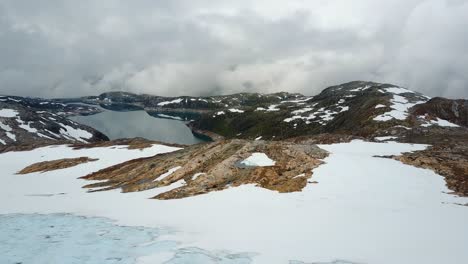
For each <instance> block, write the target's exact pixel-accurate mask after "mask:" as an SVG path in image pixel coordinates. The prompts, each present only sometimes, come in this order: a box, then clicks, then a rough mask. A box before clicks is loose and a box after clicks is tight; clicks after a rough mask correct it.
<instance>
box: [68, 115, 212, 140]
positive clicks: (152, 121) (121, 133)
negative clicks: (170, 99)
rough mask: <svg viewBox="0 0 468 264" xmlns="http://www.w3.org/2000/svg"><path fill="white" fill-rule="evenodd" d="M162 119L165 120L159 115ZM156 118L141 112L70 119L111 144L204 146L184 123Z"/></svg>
mask: <svg viewBox="0 0 468 264" xmlns="http://www.w3.org/2000/svg"><path fill="white" fill-rule="evenodd" d="M162 117H166V116H165V115H162ZM168 117H171V116H167V117H166V118H156V117H153V116H150V115H149V114H148V113H147V112H145V111H107V110H106V111H104V112H102V113H99V114H96V115H89V116H74V117H71V118H70V119H72V120H73V121H75V122H78V123H80V124H84V125H88V126H90V127H93V128H95V129H97V130H99V131H101V132H102V133H104V134H105V135H106V136H108V137H109V138H110V139H111V140H112V139H118V138H133V137H143V138H146V139H150V140H156V141H161V142H166V143H178V144H187V145H192V144H197V143H201V142H206V141H205V140H204V139H201V138H198V137H195V136H194V135H193V134H192V132H191V131H190V129H189V128H188V127H187V126H186V125H185V123H184V121H181V120H175V119H167V118H168Z"/></svg>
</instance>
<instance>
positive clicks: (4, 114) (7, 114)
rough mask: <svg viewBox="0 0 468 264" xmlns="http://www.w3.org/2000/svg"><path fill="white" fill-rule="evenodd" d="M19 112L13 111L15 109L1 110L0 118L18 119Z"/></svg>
mask: <svg viewBox="0 0 468 264" xmlns="http://www.w3.org/2000/svg"><path fill="white" fill-rule="evenodd" d="M18 114H19V113H18V111H16V110H13V109H8V108H4V109H0V117H5V118H12V117H17V116H18Z"/></svg>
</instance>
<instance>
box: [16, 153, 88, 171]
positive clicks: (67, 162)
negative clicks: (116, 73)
mask: <svg viewBox="0 0 468 264" xmlns="http://www.w3.org/2000/svg"><path fill="white" fill-rule="evenodd" d="M96 160H97V159H90V158H88V157H80V158H74V159H60V160H51V161H43V162H39V163H34V164H32V165H29V166H27V167H26V168H24V169H22V170H21V171H19V172H18V173H17V174H28V173H33V172H47V171H54V170H60V169H66V168H71V167H75V166H77V165H79V164H83V163H88V162H91V161H96Z"/></svg>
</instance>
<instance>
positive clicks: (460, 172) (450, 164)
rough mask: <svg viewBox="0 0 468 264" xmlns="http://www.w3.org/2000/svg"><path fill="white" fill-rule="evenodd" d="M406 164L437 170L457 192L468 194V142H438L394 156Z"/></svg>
mask: <svg viewBox="0 0 468 264" xmlns="http://www.w3.org/2000/svg"><path fill="white" fill-rule="evenodd" d="M393 158H394V159H396V160H399V161H401V162H403V163H405V164H409V165H413V166H416V167H419V168H425V169H430V170H433V171H435V172H436V173H438V174H440V175H442V176H444V177H445V181H446V184H447V187H448V188H449V189H450V190H452V191H453V192H454V193H455V194H457V195H460V196H468V144H466V142H458V143H449V144H437V145H434V146H432V147H429V148H428V149H426V150H423V151H416V152H410V153H403V155H401V156H395V157H393Z"/></svg>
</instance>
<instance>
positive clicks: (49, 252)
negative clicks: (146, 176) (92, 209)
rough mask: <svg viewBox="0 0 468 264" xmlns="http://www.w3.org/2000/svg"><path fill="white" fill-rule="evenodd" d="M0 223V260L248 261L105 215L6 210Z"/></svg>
mask: <svg viewBox="0 0 468 264" xmlns="http://www.w3.org/2000/svg"><path fill="white" fill-rule="evenodd" d="M0 226H1V228H0V263H2V264H3V263H5V264H17V263H21V264H30V263H31V264H33V263H34V264H50V263H68V264H75V263H76V264H78V263H79V264H84V263H89V264H111V263H119V264H133V263H142V262H143V260H141V258H142V257H145V256H150V255H153V256H154V255H158V254H160V255H161V258H159V259H160V260H161V262H152V263H167V264H179V263H222V264H237V263H241V264H244V263H251V259H250V256H249V255H248V254H229V253H223V252H209V251H205V250H202V249H199V248H179V247H178V243H177V242H175V241H169V240H164V239H161V236H163V235H167V234H169V233H171V231H170V230H167V229H157V228H147V227H127V226H118V225H115V224H114V223H113V222H111V221H110V220H108V219H105V218H87V217H81V216H74V215H70V214H47V215H42V214H10V215H0ZM166 256H169V257H166ZM139 259H140V260H139ZM152 260H153V261H154V260H155V257H153V258H152Z"/></svg>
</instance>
